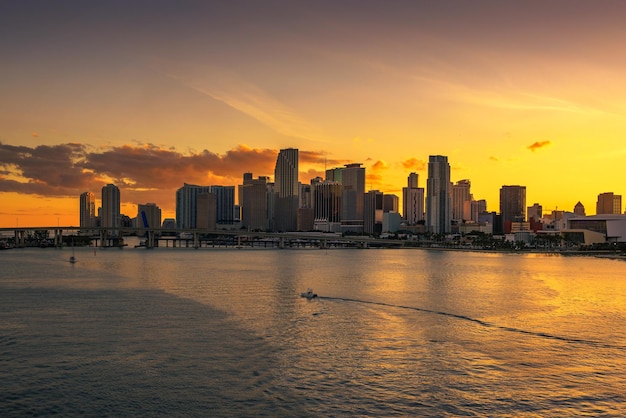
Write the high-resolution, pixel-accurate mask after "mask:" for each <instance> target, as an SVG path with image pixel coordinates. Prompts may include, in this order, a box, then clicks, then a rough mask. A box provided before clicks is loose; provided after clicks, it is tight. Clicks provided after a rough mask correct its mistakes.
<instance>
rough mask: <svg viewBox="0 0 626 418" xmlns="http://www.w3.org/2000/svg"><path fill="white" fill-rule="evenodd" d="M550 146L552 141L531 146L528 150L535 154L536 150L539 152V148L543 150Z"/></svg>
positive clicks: (539, 142) (538, 142)
mask: <svg viewBox="0 0 626 418" xmlns="http://www.w3.org/2000/svg"><path fill="white" fill-rule="evenodd" d="M548 145H550V141H537V142H535V143H533V144H531V145H529V146H528V147H526V148H528V149H529V150H531V151H533V152H535V150H538V149H539V148H543V147H546V146H548Z"/></svg>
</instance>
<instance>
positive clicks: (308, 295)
mask: <svg viewBox="0 0 626 418" xmlns="http://www.w3.org/2000/svg"><path fill="white" fill-rule="evenodd" d="M300 296H301V297H303V298H307V299H309V300H311V299H313V298H316V297H317V293H313V289H307V290H306V292H302V293H300Z"/></svg>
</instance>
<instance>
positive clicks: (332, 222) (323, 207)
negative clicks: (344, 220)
mask: <svg viewBox="0 0 626 418" xmlns="http://www.w3.org/2000/svg"><path fill="white" fill-rule="evenodd" d="M311 187H312V192H313V218H314V221H313V222H314V225H315V229H316V230H318V231H326V232H340V231H341V192H342V187H341V184H340V183H339V182H336V181H329V180H325V181H317V182H312V183H311Z"/></svg>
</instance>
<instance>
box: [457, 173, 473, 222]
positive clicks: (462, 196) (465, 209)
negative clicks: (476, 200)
mask: <svg viewBox="0 0 626 418" xmlns="http://www.w3.org/2000/svg"><path fill="white" fill-rule="evenodd" d="M470 187H471V182H470V181H469V180H459V181H457V182H456V184H455V185H454V186H452V220H454V221H457V222H461V221H469V220H470V219H471V216H472V213H471V210H472V206H471V202H472V194H471V193H470Z"/></svg>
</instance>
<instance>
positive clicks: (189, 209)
mask: <svg viewBox="0 0 626 418" xmlns="http://www.w3.org/2000/svg"><path fill="white" fill-rule="evenodd" d="M200 193H210V190H209V187H208V186H197V185H194V184H187V183H185V184H184V185H183V187H181V188H180V189H178V190H176V225H177V227H178V228H180V229H193V228H197V227H198V226H197V225H198V223H197V220H198V195H199V194H200Z"/></svg>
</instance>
